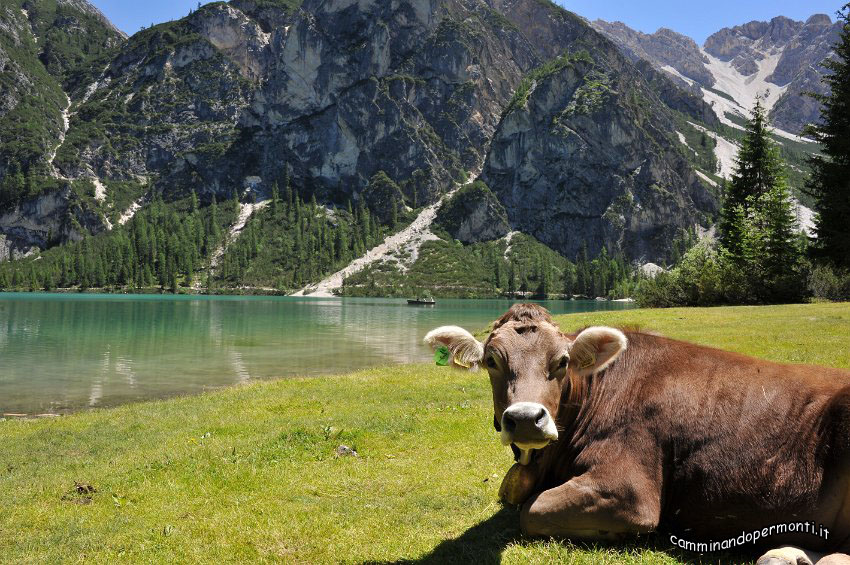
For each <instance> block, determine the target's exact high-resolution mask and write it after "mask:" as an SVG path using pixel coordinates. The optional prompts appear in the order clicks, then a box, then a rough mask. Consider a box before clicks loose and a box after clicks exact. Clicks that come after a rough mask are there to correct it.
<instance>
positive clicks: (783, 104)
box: [593, 14, 841, 135]
mask: <svg viewBox="0 0 850 565" xmlns="http://www.w3.org/2000/svg"><path fill="white" fill-rule="evenodd" d="M593 26H594V27H595V28H596V29H598V30H599V31H601V32H602V33H604V34H605V35H606V36H607V37H609V38H610V39H611V40H612V41H614V42H615V43H616V44H617V45H618V46H619V47H620V48H621V49H622V51H623V52H624V53H625V54H626V55H627V56H629V57H630V58H631V59H632V60H638V59H643V60H646V61H649V62H650V63H651V64H652V65H653V66H654V67H656V68H657V69H660V70H663V71H665V72H666V73H668V74H669V75H670V76H671V77H672V78H673V79H674V80H676V81H677V83H678V84H679V85H680V86H681V87H683V88H687V89H689V90H690V91H692V92H694V93H697V94H700V95H702V96H703V97H704V98H705V100H706V101H707V102H709V103H710V104H712V105H713V107H714V109H715V111H716V113H717V115H718V118H719V119H720V120H721V121H723V122H724V123H726V124H727V125H729V126H731V127H736V126H739V125H740V123H739V122H740V119H741V118H743V117H746V116H747V114H748V111H749V110H750V109H751V108H752V106H753V104H754V102H755V96H756V95H757V94H765V93H766V94H767V97H766V99H765V104H766V106H767V108H768V110H769V118H770V119H771V120H772V122H773V124H774V125H775V126H776V127H777V128H779V129H780V130H784V131H785V132H788V133H791V134H794V135H800V133H801V132H802V130H803V128H804V127H805V125H806V124H809V123H815V122H817V121H818V120H819V119H820V108H819V105H818V104H817V102H816V101H815V100H813V99H812V98H811V97H808V96H806V95H805V93H806V92H816V93H819V94H825V93H826V92H825V88H826V87H825V85H824V84H823V83H822V82H821V80H820V79H821V76H822V75H823V73H824V71H825V69H824V68H823V66H822V64H821V63H822V62H823V61H824V60H825V59H827V58H828V57H829V56H830V55H831V53H832V46H833V44H834V43H835V42H836V41H837V39H838V34H839V32H840V30H841V25H840V24H839V23H838V22H832V20H831V19H830V17H829V16H827V15H825V14H816V15H813V16H811V17H810V18H809V19H808V20H806V21H805V22H801V21H794V20H791V19H789V18H786V17H782V16H779V17H776V18H773V19H772V20H770V21H769V22H759V21H752V22H749V23H747V24H744V25H740V26H736V27H732V28H724V29H721V30H720V31H718V32H716V33H714V34H712V35H711V36H709V37H708V39H706V41H705V45H703V46H702V47H699V46H698V45H697V44H696V43H695V42H694V41H693V40H692V39H690V38H688V37H685V36H684V35H681V34H679V33H676V32H675V31H672V30H669V29H665V28H662V29H659V30H658V31H656V32H655V33H653V34H645V33H641V32H639V31H635V30H633V29H631V28H629V27H628V26H626V25H625V24H623V23H621V22H613V23H609V22H605V21H602V20H597V21H595V22H593Z"/></svg>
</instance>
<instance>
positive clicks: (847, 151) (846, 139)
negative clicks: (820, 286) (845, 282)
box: [806, 4, 850, 268]
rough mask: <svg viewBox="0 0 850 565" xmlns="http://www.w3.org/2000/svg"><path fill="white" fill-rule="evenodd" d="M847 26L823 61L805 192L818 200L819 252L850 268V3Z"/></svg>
mask: <svg viewBox="0 0 850 565" xmlns="http://www.w3.org/2000/svg"><path fill="white" fill-rule="evenodd" d="M838 19H839V21H840V22H842V23H843V29H842V32H841V34H840V36H839V40H838V42H837V43H836V44H835V46H834V47H833V49H834V51H835V58H834V59H831V60H827V61H825V62H824V63H823V66H824V67H826V68H827V69H828V70H830V71H831V73H830V74H829V75H826V76H825V77H824V78H823V81H824V82H825V83H826V84H827V85H828V86H829V88H830V94H829V95H816V94H813V95H812V96H814V97H815V98H816V99H817V100H818V101H819V102H820V103H821V105H822V107H823V109H822V112H821V114H822V118H823V119H822V123H821V124H819V125H816V126H813V127H811V128H809V133H810V135H812V136H813V137H814V138H815V139H816V140H817V141H818V142H819V143H820V144H821V154H819V155H815V156H814V157H812V158H811V160H810V162H809V163H810V165H811V167H812V175H811V177H810V179H809V182H808V183H807V185H806V191H807V192H808V193H809V194H810V195H811V196H812V197H813V198H814V199H815V212H817V220H816V225H815V233H816V241H815V245H814V251H815V254H816V255H817V256H819V257H821V258H823V259H826V260H827V261H829V262H832V263H833V264H835V265H836V266H838V267H841V268H850V221H848V220H849V219H850V4H845V5H844V6H843V7H842V8H841V10H840V11H839V12H838Z"/></svg>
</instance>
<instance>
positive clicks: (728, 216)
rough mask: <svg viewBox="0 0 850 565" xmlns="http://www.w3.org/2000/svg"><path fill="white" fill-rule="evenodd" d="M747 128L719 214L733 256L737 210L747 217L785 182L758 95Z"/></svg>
mask: <svg viewBox="0 0 850 565" xmlns="http://www.w3.org/2000/svg"><path fill="white" fill-rule="evenodd" d="M746 129H747V133H746V135H745V136H744V140H743V141H742V143H741V149H740V150H739V151H738V156H737V158H736V164H735V172H734V174H733V175H732V180H731V182H730V183H729V184H728V185H727V187H726V199H725V201H724V203H723V209H722V211H721V213H720V242H721V244H722V245H723V247H724V248H725V249H727V250H728V251H729V253H730V254H731V256H732V257H741V256H742V249H741V241H742V240H743V239H744V234H742V233H741V232H740V229H741V228H742V224H741V223H740V217H739V212H741V211H742V212H743V215H744V216H745V217H748V216H749V213H750V208H751V207H752V205H753V204H754V203H756V202H758V200H759V199H760V198H761V197H762V196H764V195H765V194H767V193H768V192H770V191H771V190H773V189H774V188H775V187H776V186H777V185H778V184H779V183H784V182H785V173H784V171H783V169H782V160H781V158H780V156H779V150H778V148H777V147H776V144H775V143H773V141H771V139H770V137H769V131H768V124H767V116H766V115H765V112H764V106H762V104H761V98H760V97H757V98H756V105H755V107H754V108H753V113H752V117H751V118H750V120H749V121H748V122H747V128H746ZM739 208H741V210H739Z"/></svg>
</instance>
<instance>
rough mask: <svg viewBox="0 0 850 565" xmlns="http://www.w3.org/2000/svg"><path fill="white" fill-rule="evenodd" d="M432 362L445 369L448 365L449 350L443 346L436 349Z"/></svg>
mask: <svg viewBox="0 0 850 565" xmlns="http://www.w3.org/2000/svg"><path fill="white" fill-rule="evenodd" d="M434 362H435V363H436V364H437V365H439V366H441V367H445V366H446V365H448V364H449V348H448V347H446V346H445V345H441V346H440V347H438V348H437V351H435V352H434Z"/></svg>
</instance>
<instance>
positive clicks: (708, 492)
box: [548, 332, 850, 536]
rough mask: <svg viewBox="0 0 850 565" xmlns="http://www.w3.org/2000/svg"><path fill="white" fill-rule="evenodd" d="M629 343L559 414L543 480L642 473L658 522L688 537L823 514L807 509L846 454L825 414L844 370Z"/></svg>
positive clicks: (845, 377)
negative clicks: (595, 470)
mask: <svg viewBox="0 0 850 565" xmlns="http://www.w3.org/2000/svg"><path fill="white" fill-rule="evenodd" d="M627 336H628V338H629V347H628V349H627V351H626V352H625V353H624V354H623V355H622V356H621V358H620V359H619V360H618V361H617V362H616V363H615V364H614V365H613V366H612V367H610V368H609V369H608V370H607V371H605V372H604V373H602V374H599V375H594V376H592V377H590V379H589V381H588V382H587V390H586V391H584V392H583V394H582V395H581V396H582V398H581V400H580V407H579V408H578V409H577V413H576V411H575V410H573V411H572V412H571V411H570V410H568V409H564V410H562V414H560V415H559V424H560V425H561V426H563V427H565V428H567V429H568V430H569V435H568V438H565V440H566V441H563V442H558V444H557V445H556V446H553V448H554V449H555V450H557V452H558V454H557V455H555V454H554V452H553V453H550V454H548V455H549V457H548V461H549V464H550V465H551V466H552V469H551V473H550V475H549V481H550V482H560V481H564V480H567V479H569V478H570V477H571V476H573V475H575V474H578V473H580V472H582V470H583V469H586V468H587V467H588V466H592V465H594V464H598V463H599V462H600V461H609V460H610V461H611V464H617V462H618V461H621V462H623V461H624V462H625V463H624V464H626V465H638V466H641V467H645V468H646V471H647V472H648V473H650V476H652V477H655V478H656V479H657V480H658V481H660V482H661V492H662V522H666V524H667V526H668V527H669V528H670V529H671V530H674V531H676V530H678V531H681V532H685V531H686V530H687V531H688V532H690V534H691V535H692V536H707V535H711V536H721V535H727V534H732V533H736V535H737V534H739V533H740V532H741V528H742V527H746V526H751V525H752V524H764V525H765V526H767V525H770V524H771V523H773V522H772V520H775V519H776V518H771V517H770V516H771V515H773V516H783V515H785V516H787V515H789V514H797V515H798V516H800V518H801V519H817V518H818V516H807V515H805V514H806V512H805V510H806V509H815V508H817V507H818V499H819V497H820V496H821V495H822V493H823V486H824V469H827V471H828V470H829V468H830V466H831V465H833V466H834V465H835V460H836V457H837V454H838V453H839V452H842V453H843V451H842V450H843V449H844V446H843V445H835V444H836V443H841V441H840V440H836V438H835V437H834V434H833V431H834V430H833V427H834V426H832V425H831V421H830V418H831V416H830V414H831V407H833V406H834V404H835V402H834V400H833V399H834V398H835V397H836V394H837V393H838V392H839V391H841V389H843V388H844V387H848V386H850V371H843V370H838V369H827V368H822V367H813V366H805V365H783V364H777V363H771V362H768V361H763V360H759V359H754V358H751V357H746V356H743V355H738V354H735V353H730V352H725V351H721V350H717V349H712V348H708V347H702V346H698V345H693V344H689V343H684V342H680V341H676V340H670V339H666V338H662V337H658V336H653V335H648V334H643V333H639V332H628V333H627ZM848 399H850V394H848ZM848 405H850V402H848ZM565 415H566V416H567V417H569V419H570V421H568V422H565V421H561V420H560V417H561V416H565ZM848 429H850V426H848ZM848 445H850V444H848ZM617 450H621V451H622V452H623V453H628V454H630V455H629V456H628V457H626V458H623V457H620V458H619V459H618V457H617V456H616V455H614V454H616V453H617ZM624 471H625V470H624ZM827 474H828V473H827Z"/></svg>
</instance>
